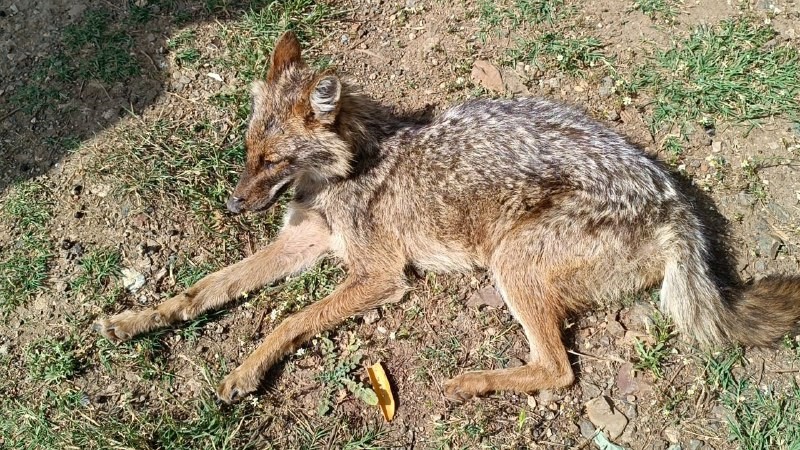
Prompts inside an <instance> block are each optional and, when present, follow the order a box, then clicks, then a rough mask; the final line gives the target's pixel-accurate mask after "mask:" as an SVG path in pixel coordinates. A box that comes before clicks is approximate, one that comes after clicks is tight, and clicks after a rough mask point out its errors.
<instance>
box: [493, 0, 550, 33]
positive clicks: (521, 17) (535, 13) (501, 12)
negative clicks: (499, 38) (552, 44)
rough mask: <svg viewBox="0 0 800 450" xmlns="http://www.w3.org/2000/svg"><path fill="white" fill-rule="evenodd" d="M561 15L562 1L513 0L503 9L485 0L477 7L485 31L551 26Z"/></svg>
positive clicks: (501, 6) (497, 4) (499, 5)
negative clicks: (523, 26)
mask: <svg viewBox="0 0 800 450" xmlns="http://www.w3.org/2000/svg"><path fill="white" fill-rule="evenodd" d="M563 15H564V1H563V0H515V1H514V2H513V4H511V5H508V6H505V7H504V6H503V5H502V4H499V3H498V2H493V1H488V0H485V1H481V3H480V5H479V16H480V21H481V23H482V24H483V26H484V28H485V29H487V31H488V29H490V28H493V27H498V26H506V25H511V26H513V27H515V28H516V27H519V26H522V25H525V24H530V25H538V24H541V23H548V24H553V23H554V22H555V21H556V20H557V19H559V18H560V17H562V16H563Z"/></svg>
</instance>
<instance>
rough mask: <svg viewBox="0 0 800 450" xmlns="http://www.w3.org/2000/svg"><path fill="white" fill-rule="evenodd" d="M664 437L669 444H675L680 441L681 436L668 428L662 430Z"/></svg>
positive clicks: (676, 431) (673, 429)
mask: <svg viewBox="0 0 800 450" xmlns="http://www.w3.org/2000/svg"><path fill="white" fill-rule="evenodd" d="M664 437H665V438H667V440H668V441H669V442H670V444H677V443H678V442H679V441H680V439H681V434H680V432H679V431H678V430H676V429H675V428H670V427H668V428H666V429H665V430H664ZM671 447H672V446H670V448H671Z"/></svg>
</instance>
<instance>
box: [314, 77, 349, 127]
mask: <svg viewBox="0 0 800 450" xmlns="http://www.w3.org/2000/svg"><path fill="white" fill-rule="evenodd" d="M341 95H342V83H341V82H340V81H339V78H338V77H337V76H336V75H328V76H325V77H323V78H320V79H319V81H317V84H316V86H314V90H312V91H311V108H312V109H313V110H314V116H315V117H316V119H317V120H318V121H320V122H321V123H333V121H334V120H335V119H336V113H337V110H338V106H339V97H341Z"/></svg>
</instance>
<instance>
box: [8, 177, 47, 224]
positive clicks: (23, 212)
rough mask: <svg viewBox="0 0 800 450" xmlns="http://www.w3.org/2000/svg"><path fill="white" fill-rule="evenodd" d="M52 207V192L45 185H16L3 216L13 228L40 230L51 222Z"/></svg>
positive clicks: (33, 183)
mask: <svg viewBox="0 0 800 450" xmlns="http://www.w3.org/2000/svg"><path fill="white" fill-rule="evenodd" d="M52 205H53V202H52V199H51V197H50V191H49V190H48V189H47V188H46V187H45V186H44V185H43V184H41V183H38V182H36V181H26V182H24V183H20V184H18V185H16V186H15V187H14V188H13V190H12V192H11V193H10V194H9V195H8V197H6V199H5V201H4V202H3V206H2V214H3V218H4V219H6V220H10V221H11V223H12V226H13V227H19V228H22V229H25V230H30V229H34V228H35V229H40V228H42V227H44V226H45V225H46V224H47V222H48V221H49V220H50V217H51V216H52V211H51V208H52Z"/></svg>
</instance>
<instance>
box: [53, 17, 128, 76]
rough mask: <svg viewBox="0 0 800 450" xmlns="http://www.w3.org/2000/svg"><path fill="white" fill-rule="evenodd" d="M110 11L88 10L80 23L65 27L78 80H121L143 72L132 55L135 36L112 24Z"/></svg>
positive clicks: (66, 56)
mask: <svg viewBox="0 0 800 450" xmlns="http://www.w3.org/2000/svg"><path fill="white" fill-rule="evenodd" d="M113 23H114V20H113V18H112V16H111V14H110V13H109V12H108V11H106V10H102V9H95V10H91V11H87V12H86V13H85V14H84V16H83V18H82V19H81V21H80V22H78V23H76V24H73V25H70V26H68V27H67V28H66V29H65V30H64V44H65V46H66V48H67V52H68V53H67V54H64V55H62V56H63V57H64V58H66V59H67V60H68V61H69V62H70V63H71V64H72V69H73V75H74V78H75V79H80V80H101V81H104V82H107V83H111V82H114V81H122V80H126V79H128V78H131V77H134V76H136V75H138V74H139V73H140V71H141V69H140V67H139V63H138V62H137V61H136V58H134V57H133V56H131V48H132V47H133V39H132V38H131V36H130V35H129V34H127V33H125V32H124V31H121V30H118V29H115V28H114V27H112V24H113Z"/></svg>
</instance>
